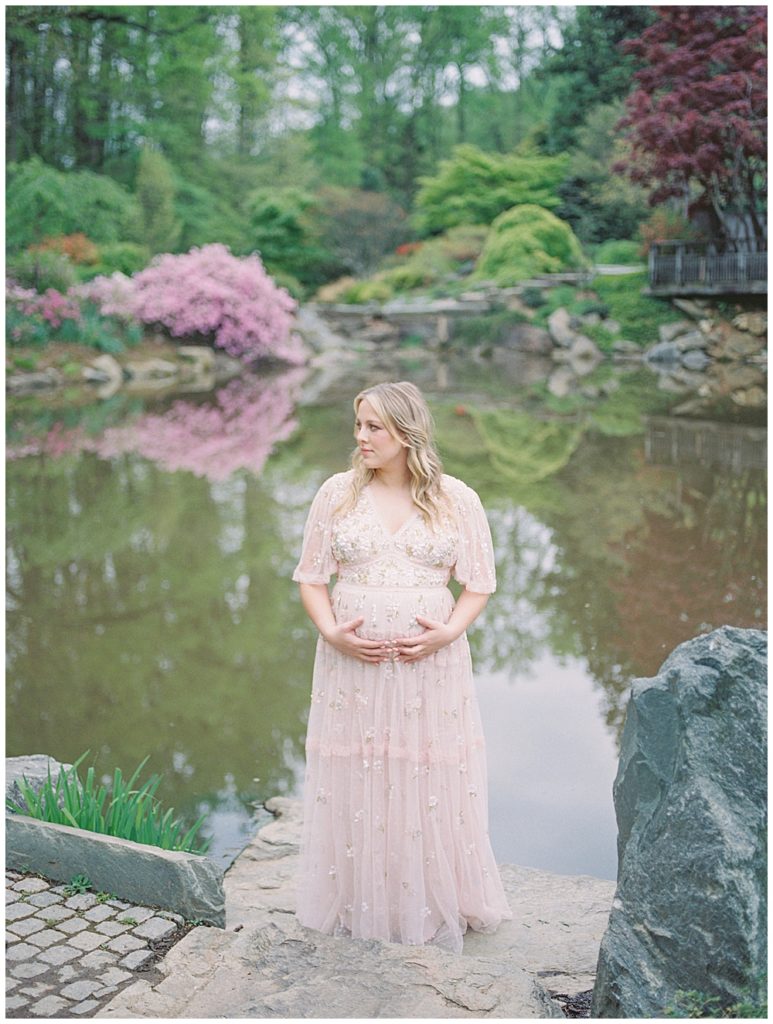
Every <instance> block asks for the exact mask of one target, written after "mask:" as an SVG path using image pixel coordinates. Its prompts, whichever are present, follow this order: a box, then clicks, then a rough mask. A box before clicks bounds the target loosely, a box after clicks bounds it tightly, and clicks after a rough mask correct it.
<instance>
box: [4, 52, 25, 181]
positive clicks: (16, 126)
mask: <svg viewBox="0 0 773 1024" xmlns="http://www.w3.org/2000/svg"><path fill="white" fill-rule="evenodd" d="M6 46H7V50H6V54H7V56H6V60H7V62H8V65H7V66H8V92H7V107H6V124H5V153H6V159H8V160H9V161H11V162H15V161H18V160H23V159H24V157H25V156H27V155H28V154H27V153H26V152H25V146H24V127H23V125H24V84H23V78H22V76H23V74H24V51H23V48H22V44H21V41H20V40H19V39H14V38H13V37H12V36H9V37H8V39H7V40H6Z"/></svg>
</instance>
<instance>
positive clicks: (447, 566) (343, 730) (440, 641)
mask: <svg viewBox="0 0 773 1024" xmlns="http://www.w3.org/2000/svg"><path fill="white" fill-rule="evenodd" d="M354 413H355V420H354V436H355V439H356V442H357V447H356V448H355V450H354V452H353V453H352V459H351V465H352V468H351V469H350V470H348V471H347V472H344V473H336V474H335V475H333V476H331V477H330V478H329V479H327V480H326V481H325V482H324V483H323V484H322V486H321V487H320V488H319V491H318V492H317V494H316V496H315V498H314V500H313V502H312V505H311V509H310V511H309V515H308V519H307V521H306V527H305V530H304V537H303V547H302V552H301V558H300V561H299V563H298V565H297V567H296V569H295V571H294V573H293V579H294V580H295V581H296V582H298V583H299V584H300V593H301V601H302V603H303V606H304V608H305V609H306V612H307V613H308V615H309V617H310V618H311V620H312V622H313V623H314V625H315V626H316V627H317V629H318V630H319V639H318V641H317V648H316V658H315V662H314V674H313V681H312V693H311V707H310V712H309V721H308V728H307V735H306V776H305V787H304V821H303V832H302V839H301V849H300V877H299V880H298V881H299V885H298V895H297V903H296V913H297V917H298V920H299V921H300V922H301V924H304V925H306V926H308V927H310V928H315V929H317V930H319V931H321V932H326V933H328V934H343V935H351V936H353V937H355V938H362V939H371V938H376V939H384V940H386V941H390V942H400V943H405V944H410V945H423V944H424V943H429V942H432V943H435V944H437V945H439V946H442V947H444V948H446V949H450V950H453V951H454V952H457V953H459V952H461V950H462V935H463V934H464V932H465V931H466V929H467V927H468V926H469V927H471V928H473V929H474V930H476V931H484V932H490V931H494V930H495V929H496V928H497V926H498V925H499V923H500V922H501V921H502V920H503V919H504V918H510V917H512V914H511V912H510V909H509V907H508V904H507V900H506V898H505V894H504V890H503V887H502V882H501V879H500V876H499V872H498V869H497V865H496V862H495V860H494V855H493V852H492V849H491V845H490V842H489V834H488V803H487V781H486V752H485V744H484V738H483V733H482V730H481V721H480V715H479V710H478V703H477V698H476V694H475V689H474V682H473V675H472V665H471V660H470V649H469V645H468V643H467V636H466V633H465V630H466V629H467V627H468V626H469V625H470V623H471V622H472V621H473V620H474V619H475V618H476V617H477V616H478V615H479V614H480V612H481V611H482V610H483V608H484V607H485V605H486V602H487V601H488V595H489V594H491V593H493V591H494V589H495V587H496V579H495V570H494V555H493V548H492V543H491V533H490V531H489V526H488V522H487V520H486V515H485V513H484V511H483V507H482V505H481V502H480V499H479V498H478V495H477V494H476V493H475V491H473V490H472V489H471V488H470V487H468V486H467V485H466V484H464V483H463V482H462V481H461V480H457V479H456V478H454V477H452V476H448V475H447V474H445V473H443V471H442V466H441V462H440V459H439V457H438V454H437V452H436V451H435V447H434V444H433V440H432V418H431V415H430V412H429V409H428V408H427V404H426V402H425V400H424V398H423V396H422V394H421V392H420V391H419V389H418V388H417V387H415V386H414V385H413V384H410V383H407V382H405V381H403V382H400V383H385V384H377V385H375V386H374V387H371V388H367V389H366V390H364V391H361V392H360V394H358V395H357V397H356V398H355V399H354ZM334 573H335V574H336V577H337V580H336V583H335V586H334V587H333V590H332V594H331V593H329V591H328V582H329V580H330V577H331V575H332V574H334ZM452 574H453V576H454V579H456V580H458V581H459V582H460V583H461V584H462V585H463V587H464V589H463V590H462V592H461V594H460V596H459V599H458V600H457V601H456V603H454V599H453V595H452V593H451V591H450V590H449V589H448V586H447V584H448V581H449V578H450V576H451V575H452Z"/></svg>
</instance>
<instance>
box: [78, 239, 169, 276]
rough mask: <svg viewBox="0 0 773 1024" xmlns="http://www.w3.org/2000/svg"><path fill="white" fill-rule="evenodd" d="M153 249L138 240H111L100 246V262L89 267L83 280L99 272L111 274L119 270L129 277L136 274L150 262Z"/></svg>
mask: <svg viewBox="0 0 773 1024" xmlns="http://www.w3.org/2000/svg"><path fill="white" fill-rule="evenodd" d="M151 255H152V253H151V251H150V249H149V248H148V247H147V246H146V245H138V244H137V243H136V242H110V243H108V244H107V245H101V246H100V247H99V262H98V263H97V264H96V265H95V266H93V267H89V269H88V275H87V276H86V275H84V276H83V280H88V279H90V278H92V277H96V276H97V275H98V274H104V275H106V276H108V277H109V276H110V274H114V273H115V272H116V271H117V270H118V271H120V272H121V273H122V274H126V276H127V277H131V275H132V274H136V273H137V271H138V270H142V269H143V267H146V266H147V265H148V263H150V258H151Z"/></svg>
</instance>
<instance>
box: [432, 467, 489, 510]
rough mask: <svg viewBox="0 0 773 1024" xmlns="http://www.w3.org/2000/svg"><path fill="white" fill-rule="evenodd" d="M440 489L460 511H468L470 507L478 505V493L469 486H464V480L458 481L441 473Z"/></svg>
mask: <svg viewBox="0 0 773 1024" xmlns="http://www.w3.org/2000/svg"><path fill="white" fill-rule="evenodd" d="M441 488H442V490H443V493H444V494H447V495H448V497H449V498H450V499H451V501H452V502H453V503H454V504H455V505H456V506H457V508H459V509H461V510H464V511H469V509H470V507H471V506H472V505H479V504H480V498H479V497H478V492H477V491H475V490H473V488H472V487H470V485H469V484H466V483H465V482H464V480H460V479H459V478H458V477H455V476H450V474H448V473H443V475H442V477H441Z"/></svg>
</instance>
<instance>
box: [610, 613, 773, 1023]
mask: <svg viewBox="0 0 773 1024" xmlns="http://www.w3.org/2000/svg"><path fill="white" fill-rule="evenodd" d="M766 667H767V634H766V633H765V632H762V631H760V630H755V629H738V628H734V627H731V626H722V627H721V628H720V629H717V630H714V631H713V632H712V633H709V634H707V635H705V636H700V637H696V638H695V639H693V640H689V641H687V642H686V643H683V644H681V645H680V646H679V647H677V648H676V650H674V651H673V652H672V653H671V655H669V657H668V658H667V659H666V661H665V662H664V663H663V666H662V667H661V669H660V672H659V673H658V675H656V676H655V677H654V678H652V679H637V680H634V683H633V687H632V693H631V698H630V702H629V705H628V711H627V715H626V721H625V727H624V730H623V739H622V749H621V755H620V764H619V768H618V773H617V777H616V779H615V784H614V798H615V810H616V814H617V823H618V879H617V891H616V894H615V899H614V902H613V905H612V913H611V915H610V919H609V926H608V928H607V931H606V933H605V935H604V938H603V940H602V944H601V950H600V953H599V960H598V968H597V976H596V983H595V987H594V994H593V1004H592V1008H591V1016H592V1017H644V1018H653V1017H665V1016H666V1007H667V1006H668V1005H669V1004H671V1005H673V1004H674V1000H675V997H676V993H677V991H678V990H682V991H691V990H692V991H698V992H705V993H707V994H708V995H713V996H718V997H719V999H720V1001H721V1003H722V1005H725V1006H727V1005H732V1004H733V1003H735V1002H737V1001H739V1000H740V999H742V998H743V997H744V996H746V995H747V992H748V993H751V998H755V996H756V993H755V987H756V986H757V985H759V982H760V975H761V972H762V971H764V969H765V963H766V960H765V957H766V861H765V835H766V746H765V744H766Z"/></svg>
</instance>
